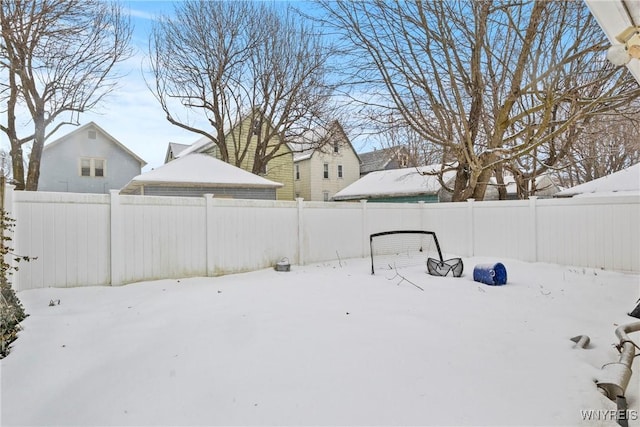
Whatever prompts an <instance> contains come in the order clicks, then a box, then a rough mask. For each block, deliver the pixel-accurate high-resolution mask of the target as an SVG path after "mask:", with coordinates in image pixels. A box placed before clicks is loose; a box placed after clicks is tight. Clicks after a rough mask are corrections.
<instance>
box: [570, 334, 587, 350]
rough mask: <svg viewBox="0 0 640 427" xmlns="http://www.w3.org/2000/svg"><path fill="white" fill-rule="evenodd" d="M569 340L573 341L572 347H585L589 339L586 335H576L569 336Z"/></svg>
mask: <svg viewBox="0 0 640 427" xmlns="http://www.w3.org/2000/svg"><path fill="white" fill-rule="evenodd" d="M571 341H573V342H574V343H575V345H574V346H573V348H587V346H588V345H589V341H590V339H589V337H588V336H587V335H577V336H575V337H573V338H571Z"/></svg>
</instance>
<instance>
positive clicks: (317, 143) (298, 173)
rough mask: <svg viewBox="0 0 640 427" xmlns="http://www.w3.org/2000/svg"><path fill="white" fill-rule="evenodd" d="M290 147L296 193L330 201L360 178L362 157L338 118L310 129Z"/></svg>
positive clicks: (306, 197)
mask: <svg viewBox="0 0 640 427" xmlns="http://www.w3.org/2000/svg"><path fill="white" fill-rule="evenodd" d="M289 147H290V148H291V149H292V150H293V151H294V157H293V165H294V189H295V196H296V197H302V198H303V199H305V200H311V201H325V202H328V201H330V200H332V198H333V196H334V195H335V194H336V193H337V192H339V191H340V190H342V189H343V188H345V187H347V186H349V185H351V184H352V183H354V182H355V181H357V180H358V179H359V178H360V158H359V157H358V154H357V153H356V151H355V150H354V148H353V146H352V145H351V142H350V141H349V138H348V137H347V135H346V133H345V132H344V129H343V128H342V126H341V125H340V124H339V123H338V122H337V121H333V122H331V123H330V124H329V125H327V126H326V127H319V128H316V129H313V130H309V131H308V132H307V134H305V135H303V136H302V137H301V138H298V139H297V140H296V141H294V142H290V143H289Z"/></svg>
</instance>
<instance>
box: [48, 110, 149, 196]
mask: <svg viewBox="0 0 640 427" xmlns="http://www.w3.org/2000/svg"><path fill="white" fill-rule="evenodd" d="M146 164H147V163H146V162H145V161H144V160H142V159H141V158H140V157H138V156H137V155H136V154H135V153H134V152H133V151H131V150H129V149H128V148H127V147H126V146H125V145H124V144H122V143H121V142H120V141H118V140H117V139H116V138H114V137H113V136H111V135H110V134H109V133H107V131H105V130H104V129H102V128H101V127H100V126H98V125H97V124H96V123H94V122H90V123H88V124H86V125H84V126H81V127H79V128H77V129H76V130H74V131H73V132H70V133H68V134H67V135H64V136H63V137H61V138H59V139H57V140H55V141H53V142H51V143H49V144H46V145H45V146H44V148H43V150H42V159H41V161H40V179H39V181H38V190H39V191H51V192H71V193H102V194H106V193H109V190H119V189H120V188H122V186H124V185H125V184H126V183H127V182H129V181H130V180H131V178H133V177H134V176H136V175H139V174H140V171H141V170H142V168H143V167H144V166H145V165H146Z"/></svg>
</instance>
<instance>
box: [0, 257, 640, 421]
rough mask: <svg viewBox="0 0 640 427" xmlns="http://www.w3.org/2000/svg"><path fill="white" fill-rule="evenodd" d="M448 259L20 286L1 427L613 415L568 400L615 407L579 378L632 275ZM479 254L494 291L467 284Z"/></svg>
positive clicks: (635, 279)
mask: <svg viewBox="0 0 640 427" xmlns="http://www.w3.org/2000/svg"><path fill="white" fill-rule="evenodd" d="M464 261H465V273H464V276H463V277H462V278H459V279H456V278H437V277H432V276H429V275H427V274H425V273H424V270H425V269H424V268H423V267H414V268H412V269H407V270H402V271H400V274H402V276H403V277H404V278H406V279H407V280H403V278H402V277H400V276H396V275H395V272H394V271H386V272H383V271H379V272H377V274H376V275H375V276H372V275H371V274H370V266H369V264H368V260H366V259H351V260H341V261H335V262H327V263H323V264H316V265H309V266H302V267H298V266H292V271H291V272H276V271H274V270H272V269H269V270H262V271H257V272H253V273H246V274H237V275H230V276H224V277H216V278H192V279H181V280H160V281H154V282H145V283H136V284H130V285H126V286H122V287H115V288H111V287H89V288H74V289H53V288H49V289H41V290H31V291H24V292H20V293H19V294H18V295H19V297H20V299H21V300H22V302H23V304H24V305H25V308H26V309H27V311H28V313H29V314H30V317H29V318H27V320H26V321H24V323H23V325H24V331H22V332H21V333H20V336H19V339H18V340H17V341H16V342H14V344H13V349H12V352H11V354H10V355H9V357H7V358H5V359H4V360H2V361H0V375H1V389H0V390H1V395H0V398H1V400H2V406H1V409H2V415H1V424H2V425H3V426H8V425H84V426H89V425H109V426H114V425H118V426H120V425H310V424H311V425H445V424H448V425H616V423H615V422H614V421H609V422H602V421H600V422H596V421H583V420H582V419H583V411H589V410H596V411H597V410H607V411H608V410H613V409H615V405H614V404H613V403H612V402H610V401H609V400H607V399H606V398H604V397H603V396H601V395H600V393H599V392H598V391H597V388H596V386H595V384H594V382H593V379H594V377H596V376H597V374H598V372H599V370H600V368H601V366H602V365H603V364H605V363H609V362H613V361H617V355H618V353H617V351H616V349H615V348H614V347H613V344H615V343H616V340H617V339H616V337H615V335H614V330H615V328H616V327H617V325H620V324H624V323H631V322H633V321H637V320H638V319H634V318H632V317H629V316H627V315H626V313H627V312H628V311H630V310H631V309H632V308H633V306H634V305H635V301H636V300H637V299H638V297H639V296H640V292H639V291H640V280H639V276H638V275H631V274H622V273H615V272H607V271H600V270H592V269H583V268H572V267H562V266H557V265H549V264H528V263H523V262H519V261H514V260H505V259H500V260H495V259H488V258H471V259H467V258H465V259H464ZM496 261H500V262H502V263H503V264H504V265H505V266H506V268H507V272H508V283H507V285H505V286H497V287H493V286H487V285H484V284H481V283H478V282H474V281H473V280H472V276H473V274H472V272H473V267H474V265H477V264H483V263H487V262H496ZM409 280H410V281H411V282H413V283H415V284H417V285H419V286H421V287H422V288H424V291H420V290H419V289H418V288H416V287H415V286H413V285H412V284H411V283H410V282H409ZM52 300H53V302H54V304H55V305H53V306H50V305H49V303H50V301H52ZM57 300H59V301H60V304H59V305H58V304H56V303H57ZM579 334H587V335H589V336H590V338H591V345H590V346H589V348H588V349H573V348H572V347H573V342H572V341H570V338H571V337H573V336H575V335H579ZM635 335H636V336H635V337H634V336H633V335H632V338H633V339H635V341H636V342H638V341H640V337H638V336H637V335H639V334H635ZM638 368H640V364H639V363H638V362H637V359H636V362H635V364H634V374H633V376H632V378H631V383H630V385H629V387H628V390H627V398H628V401H629V409H630V411H631V412H630V413H631V415H633V414H634V413H635V414H636V415H637V414H638V412H637V411H638V406H639V403H640V401H639V399H640V390H639V388H640V387H638V385H639V384H640V380H639V379H638V378H639V372H638V371H639V369H638ZM633 411H635V412H633ZM630 425H632V426H634V425H635V426H638V425H640V421H638V420H631V421H630Z"/></svg>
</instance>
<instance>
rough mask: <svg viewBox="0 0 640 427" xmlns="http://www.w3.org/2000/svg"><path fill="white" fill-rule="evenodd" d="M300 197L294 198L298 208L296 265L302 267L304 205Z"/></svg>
mask: <svg viewBox="0 0 640 427" xmlns="http://www.w3.org/2000/svg"><path fill="white" fill-rule="evenodd" d="M303 201H304V199H303V198H302V197H296V205H297V208H298V265H304V212H303V211H302V209H303V207H304V204H303Z"/></svg>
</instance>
